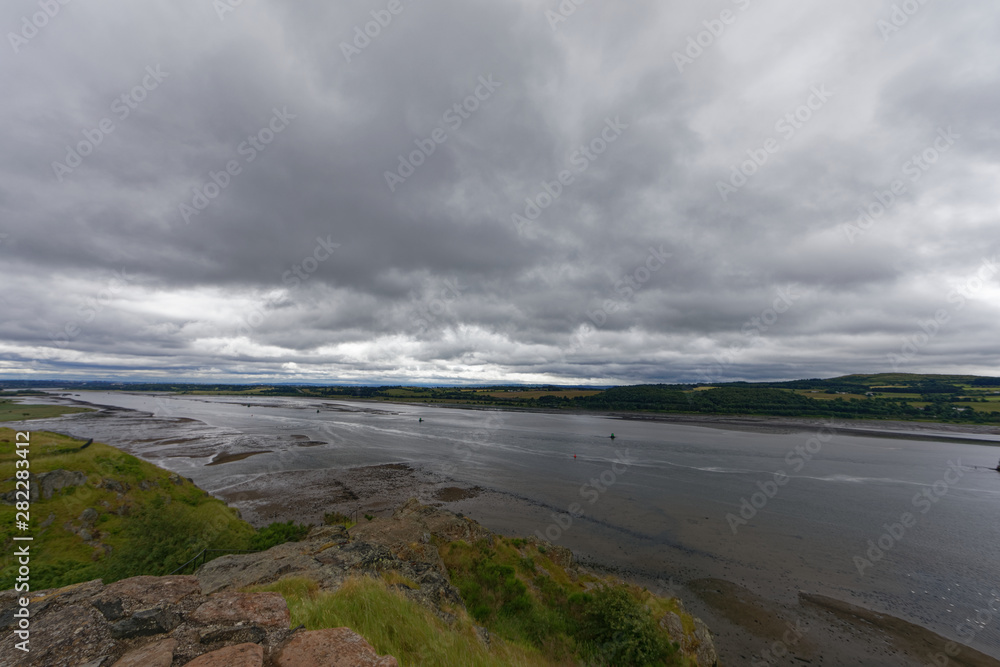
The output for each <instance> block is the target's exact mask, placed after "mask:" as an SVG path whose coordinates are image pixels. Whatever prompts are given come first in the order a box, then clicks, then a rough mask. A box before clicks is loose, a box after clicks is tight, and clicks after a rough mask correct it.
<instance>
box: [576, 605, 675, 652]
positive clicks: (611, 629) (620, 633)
mask: <svg viewBox="0 0 1000 667" xmlns="http://www.w3.org/2000/svg"><path fill="white" fill-rule="evenodd" d="M575 602H577V604H580V603H582V607H583V610H582V611H583V614H582V622H581V627H580V633H579V638H580V639H581V640H582V641H583V642H584V643H585V647H584V649H583V651H582V652H583V653H584V654H589V655H588V657H589V658H591V660H595V661H596V662H597V664H601V665H604V664H608V665H623V664H624V665H662V664H664V662H666V661H667V660H668V659H669V658H670V657H671V655H672V653H673V652H674V650H675V649H674V647H673V646H672V645H671V644H670V643H669V642H668V641H667V639H666V638H665V637H664V636H663V634H662V633H660V632H659V629H658V628H657V626H656V622H655V621H654V620H653V615H652V613H651V612H650V611H649V609H647V608H646V607H644V606H643V605H641V604H639V602H638V601H636V599H635V598H633V597H632V596H631V595H630V594H629V592H628V590H626V589H624V588H620V587H615V588H612V587H607V586H606V587H602V588H599V589H597V590H596V591H595V592H593V593H591V594H587V595H584V596H580V597H577V598H576V599H575Z"/></svg>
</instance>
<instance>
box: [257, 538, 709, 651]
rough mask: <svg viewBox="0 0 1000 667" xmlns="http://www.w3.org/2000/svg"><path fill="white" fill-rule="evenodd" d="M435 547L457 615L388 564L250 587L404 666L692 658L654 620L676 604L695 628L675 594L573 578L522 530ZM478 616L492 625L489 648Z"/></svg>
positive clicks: (313, 624)
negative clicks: (333, 583) (340, 579)
mask: <svg viewBox="0 0 1000 667" xmlns="http://www.w3.org/2000/svg"><path fill="white" fill-rule="evenodd" d="M439 551H440V553H441V555H442V557H443V559H444V562H445V564H446V565H447V567H448V570H449V573H450V575H451V580H452V583H453V584H454V585H455V586H456V587H457V588H458V589H459V591H460V593H461V594H462V598H463V600H464V602H465V604H466V606H467V607H468V609H469V611H468V612H467V611H466V610H465V609H462V608H460V607H448V608H447V609H446V611H448V612H449V613H451V614H452V615H453V616H454V617H455V621H454V623H453V624H451V625H447V624H445V623H444V622H443V621H441V620H440V619H439V618H437V617H436V616H435V615H434V614H432V613H431V612H430V611H429V610H427V609H425V608H424V607H422V606H420V605H419V604H417V603H415V602H413V601H411V600H409V599H408V598H406V597H405V596H404V595H403V594H402V593H400V592H399V590H396V589H393V588H392V587H391V586H392V585H393V584H402V585H411V582H406V581H401V580H400V578H399V577H398V575H395V576H393V575H394V573H391V572H389V573H384V574H383V577H382V578H381V579H375V578H371V577H357V578H353V579H351V580H348V581H347V582H346V583H345V585H344V586H343V587H342V588H340V589H339V590H337V591H336V592H334V593H329V592H324V591H320V590H319V589H318V586H317V585H316V583H315V582H313V581H310V580H309V579H305V578H301V577H289V578H286V579H282V580H280V581H278V582H275V583H273V584H269V585H266V586H259V587H255V588H251V589H248V590H251V591H276V592H279V593H281V594H282V595H283V596H284V597H285V599H286V600H287V601H288V605H289V609H290V610H291V617H292V618H291V621H292V625H293V626H295V625H298V624H303V625H305V626H306V628H308V629H310V630H317V629H321V628H332V627H339V626H347V627H350V628H352V629H354V630H355V631H357V632H358V633H360V634H361V635H362V636H364V637H365V639H367V640H368V642H369V643H370V644H371V645H372V646H374V647H375V649H376V650H377V651H378V652H379V653H380V654H391V655H394V656H395V657H396V658H397V659H398V660H399V663H400V665H403V666H408V665H421V666H422V665H427V666H430V667H433V666H438V665H440V666H442V667H450V666H451V665H458V664H461V665H475V666H480V665H481V666H483V667H487V666H489V667H492V666H493V665H497V666H499V665H549V666H555V665H579V664H588V665H619V664H630V665H632V664H655V665H680V666H685V665H693V664H694V662H693V661H692V660H689V659H686V658H684V657H683V656H682V655H680V654H679V653H678V652H677V651H676V648H675V647H672V646H671V645H670V644H669V643H668V641H667V637H666V635H665V633H663V631H662V630H660V629H659V627H658V626H657V625H656V623H655V621H656V620H657V619H659V618H662V617H663V615H664V614H665V613H667V612H674V613H676V614H678V615H679V616H680V618H681V620H682V624H683V626H684V629H685V631H686V632H692V631H693V630H694V619H693V618H692V617H691V616H690V615H688V614H687V613H685V612H684V611H683V610H682V609H681V608H680V607H679V605H678V603H677V601H676V600H673V599H668V598H660V597H656V596H654V595H652V594H651V593H649V592H648V591H646V590H645V589H641V588H638V587H633V586H626V585H621V584H615V583H613V582H610V581H606V580H604V579H600V578H598V577H596V576H586V575H585V576H582V577H580V578H578V579H576V578H574V577H571V576H570V574H569V573H567V571H566V570H565V569H564V568H562V567H560V566H559V565H557V564H556V563H554V562H553V561H552V560H551V559H550V558H549V557H548V556H547V555H546V548H545V546H544V545H538V544H536V543H533V542H528V541H526V540H521V539H509V538H504V537H500V536H495V537H494V540H493V543H492V545H490V544H488V543H486V542H485V541H483V542H480V543H477V544H474V545H472V544H468V543H466V542H462V541H456V542H450V543H446V544H440V545H439ZM588 590H589V591H590V592H589V593H588V592H586V591H588ZM601 590H603V591H606V592H607V591H610V592H613V593H616V594H618V596H617V602H619V603H620V602H621V600H622V599H625V600H627V603H626V604H625V605H624V610H623V608H622V607H623V605H621V604H617V605H614V604H613V605H611V607H610V608H611V611H610V613H607V612H608V606H607V605H605V606H604V607H602V606H601V604H600V602H599V598H600V597H601V593H598V591H601ZM612 597H613V596H612ZM644 622H645V625H643V623H644ZM477 625H482V626H485V627H486V628H487V629H488V630H489V632H490V636H491V640H490V645H489V647H488V648H487V647H486V646H484V644H483V643H482V642H481V641H480V639H479V638H478V636H477V634H476V630H475V627H476V626H477ZM650 644H655V645H656V646H658V647H659V648H660V649H662V652H661V653H660V654H659V657H658V658H656V659H653V660H651V661H649V662H645V661H642V660H635V659H632V658H630V657H628V656H629V655H634V654H629V653H628V651H630V650H633V651H634V650H635V649H636V648H637V647H641V646H643V645H645V647H646V648H647V649H648V648H649V645H650Z"/></svg>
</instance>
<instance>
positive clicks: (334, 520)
mask: <svg viewBox="0 0 1000 667" xmlns="http://www.w3.org/2000/svg"><path fill="white" fill-rule="evenodd" d="M323 523H325V524H326V525H328V526H343V527H344V528H348V529H350V528H351V527H353V526H354V525H355V523H354V522H353V521H351V517H349V516H347V515H346V514H344V513H342V512H327V513H326V514H324V515H323Z"/></svg>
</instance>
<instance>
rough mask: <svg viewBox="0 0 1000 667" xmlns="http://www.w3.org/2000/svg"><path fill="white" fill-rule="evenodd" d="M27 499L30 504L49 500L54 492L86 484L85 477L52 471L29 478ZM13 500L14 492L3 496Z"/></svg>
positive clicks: (81, 474) (64, 471)
mask: <svg viewBox="0 0 1000 667" xmlns="http://www.w3.org/2000/svg"><path fill="white" fill-rule="evenodd" d="M29 479H30V484H29V486H28V497H29V498H30V499H31V501H32V502H35V501H37V500H39V499H42V500H50V499H51V498H52V496H53V495H55V493H56V491H59V490H60V489H65V488H67V487H70V486H80V485H82V484H86V483H87V475H86V474H84V473H82V472H79V471H76V470H62V469H60V470H53V471H52V472H43V473H41V474H38V475H31V476H30V478H29ZM6 496H11V499H12V500H13V497H14V492H11V493H9V494H5V498H6Z"/></svg>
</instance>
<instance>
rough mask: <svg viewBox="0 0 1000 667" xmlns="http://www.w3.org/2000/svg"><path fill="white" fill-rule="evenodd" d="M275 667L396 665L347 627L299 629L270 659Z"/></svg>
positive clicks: (390, 658)
mask: <svg viewBox="0 0 1000 667" xmlns="http://www.w3.org/2000/svg"><path fill="white" fill-rule="evenodd" d="M274 664H275V665H277V667H317V666H318V665H323V666H324V667H398V665H399V663H397V662H396V659H395V658H393V657H392V656H379V655H378V653H376V652H375V649H374V648H372V646H371V644H369V643H368V642H366V641H365V640H364V638H363V637H361V635H359V634H357V633H356V632H354V631H353V630H351V629H350V628H330V629H328V630H313V631H311V632H302V633H300V634H297V635H295V636H294V637H292V639H291V641H289V642H288V643H287V644H286V645H285V646H284V647H283V648H282V649H281V650H280V651H279V652H278V654H277V656H276V657H275V659H274Z"/></svg>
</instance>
